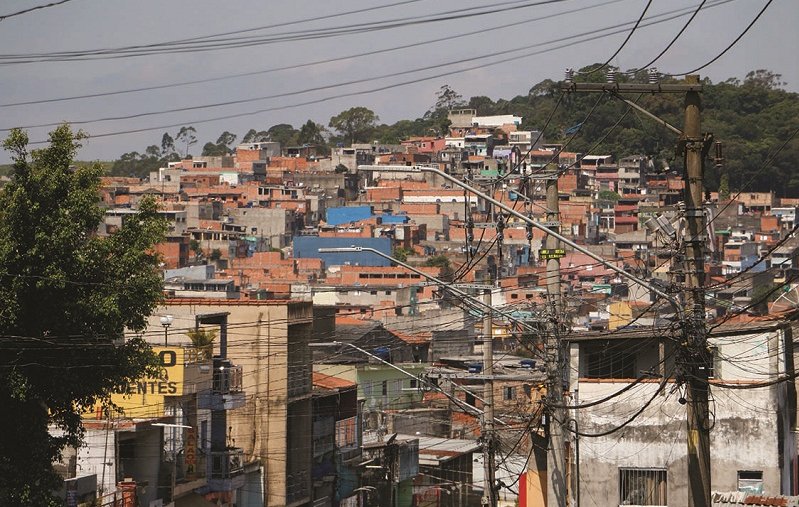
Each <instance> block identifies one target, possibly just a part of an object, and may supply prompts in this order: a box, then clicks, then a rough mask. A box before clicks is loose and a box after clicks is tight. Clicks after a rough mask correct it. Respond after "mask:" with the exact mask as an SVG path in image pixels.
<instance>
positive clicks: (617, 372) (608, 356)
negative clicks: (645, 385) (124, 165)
mask: <svg viewBox="0 0 799 507" xmlns="http://www.w3.org/2000/svg"><path fill="white" fill-rule="evenodd" d="M592 348H593V350H590V349H589V351H588V368H587V372H586V373H587V375H586V376H587V377H588V378H635V377H636V375H635V355H634V354H632V353H630V352H628V351H625V350H623V349H620V347H619V345H618V344H616V345H615V346H613V345H609V346H607V347H606V346H596V347H592Z"/></svg>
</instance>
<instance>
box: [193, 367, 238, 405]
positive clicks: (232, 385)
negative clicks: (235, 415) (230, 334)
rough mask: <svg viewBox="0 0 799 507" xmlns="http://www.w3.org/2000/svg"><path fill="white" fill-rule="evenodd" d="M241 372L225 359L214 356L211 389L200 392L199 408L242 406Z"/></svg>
mask: <svg viewBox="0 0 799 507" xmlns="http://www.w3.org/2000/svg"><path fill="white" fill-rule="evenodd" d="M242 378H243V372H242V368H241V366H235V365H234V364H233V363H231V362H230V361H229V360H227V359H221V358H218V357H217V358H214V373H213V380H212V383H211V389H210V390H206V391H203V392H201V393H200V395H199V397H198V398H199V399H198V403H199V408H201V409H208V410H232V409H234V408H239V407H242V406H244V403H245V401H246V400H245V397H244V391H243V388H242Z"/></svg>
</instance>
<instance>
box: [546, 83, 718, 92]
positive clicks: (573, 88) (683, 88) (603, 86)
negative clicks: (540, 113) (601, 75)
mask: <svg viewBox="0 0 799 507" xmlns="http://www.w3.org/2000/svg"><path fill="white" fill-rule="evenodd" d="M560 91H562V92H607V93H687V92H701V91H702V83H699V82H697V83H687V84H682V83H681V84H676V83H675V84H660V83H655V84H641V83H575V82H564V83H562V84H561V85H560Z"/></svg>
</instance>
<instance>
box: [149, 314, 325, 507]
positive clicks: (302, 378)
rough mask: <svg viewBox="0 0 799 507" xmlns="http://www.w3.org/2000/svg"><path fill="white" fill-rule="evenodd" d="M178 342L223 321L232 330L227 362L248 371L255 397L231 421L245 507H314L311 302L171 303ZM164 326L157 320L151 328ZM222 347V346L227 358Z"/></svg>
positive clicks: (245, 376)
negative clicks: (213, 321)
mask: <svg viewBox="0 0 799 507" xmlns="http://www.w3.org/2000/svg"><path fill="white" fill-rule="evenodd" d="M158 314H160V315H164V314H170V315H172V316H173V319H174V322H175V324H174V326H173V328H172V330H171V331H170V341H172V340H174V341H175V343H185V342H186V341H188V338H187V336H186V334H185V333H186V331H187V330H188V329H193V328H194V327H195V326H196V325H197V324H198V322H207V321H208V319H209V318H212V317H216V318H219V319H222V318H223V317H224V321H225V323H226V327H225V329H226V331H225V333H226V334H227V350H226V351H225V355H226V357H227V358H228V359H229V360H231V361H232V362H233V363H235V364H237V365H239V366H240V367H241V368H242V386H243V390H244V392H246V393H247V397H246V402H245V404H244V405H243V406H242V407H241V408H237V409H235V410H233V411H231V413H230V417H229V422H228V428H227V429H225V430H224V431H225V432H226V435H227V441H228V445H229V446H232V447H235V448H236V449H240V450H241V456H242V459H243V462H244V464H243V467H242V468H243V472H244V475H245V485H244V487H243V488H242V489H243V493H242V494H243V496H244V498H242V499H240V500H239V502H238V505H240V506H241V505H245V506H258V505H265V506H268V507H271V506H301V505H309V504H310V502H311V494H312V490H311V439H310V435H311V428H312V424H311V366H310V364H311V358H310V353H309V348H308V343H309V341H310V339H311V327H312V322H313V315H312V305H311V303H310V302H297V301H268V300H253V301H231V300H213V301H212V300H200V299H171V300H169V301H168V304H167V305H166V307H164V308H161V309H159V311H158ZM151 324H152V325H153V326H154V327H156V326H158V324H157V317H154V322H152V323H151ZM220 344H221V341H220V342H218V343H216V344H215V345H214V347H215V353H216V352H220V351H219V346H220Z"/></svg>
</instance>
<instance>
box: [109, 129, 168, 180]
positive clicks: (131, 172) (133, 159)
mask: <svg viewBox="0 0 799 507" xmlns="http://www.w3.org/2000/svg"><path fill="white" fill-rule="evenodd" d="M179 160H180V154H178V152H177V150H176V149H175V139H174V138H173V137H172V136H171V135H169V132H164V135H163V136H161V147H160V148H159V147H158V146H157V145H154V144H153V145H150V146H148V147H147V148H146V149H145V150H144V153H139V152H137V151H130V152H128V153H123V154H122V155H121V156H120V157H119V159H118V160H116V161H115V162H114V163H113V165H112V166H111V170H110V171H108V172H109V174H110V175H111V176H126V177H134V178H146V177H148V176H149V175H150V172H152V171H157V170H158V169H159V168H161V167H166V166H167V164H168V163H169V162H177V161H179Z"/></svg>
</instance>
